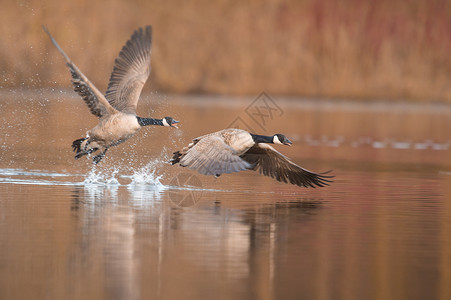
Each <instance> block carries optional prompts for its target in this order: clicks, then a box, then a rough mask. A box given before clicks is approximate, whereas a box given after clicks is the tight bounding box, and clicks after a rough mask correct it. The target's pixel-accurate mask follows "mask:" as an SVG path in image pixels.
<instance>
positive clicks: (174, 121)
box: [171, 120, 180, 128]
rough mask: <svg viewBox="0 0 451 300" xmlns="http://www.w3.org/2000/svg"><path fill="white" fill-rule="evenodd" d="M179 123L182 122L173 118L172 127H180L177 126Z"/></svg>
mask: <svg viewBox="0 0 451 300" xmlns="http://www.w3.org/2000/svg"><path fill="white" fill-rule="evenodd" d="M177 123H180V122H179V121H177V120H172V122H171V126H172V127H175V128H179V127H178V126H177Z"/></svg>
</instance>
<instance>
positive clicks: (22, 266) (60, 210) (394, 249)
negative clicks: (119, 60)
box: [0, 91, 451, 300]
mask: <svg viewBox="0 0 451 300" xmlns="http://www.w3.org/2000/svg"><path fill="white" fill-rule="evenodd" d="M0 97H1V99H0V120H1V124H0V128H1V131H0V299H152V298H161V299H213V298H215V299H249V298H251V299H409V300H410V299H451V135H450V133H449V132H450V131H449V128H451V106H450V105H444V104H408V103H402V102H399V103H394V104H391V105H389V104H388V103H385V102H376V103H355V102H350V101H328V100H321V101H320V100H317V101H314V100H302V99H282V98H281V99H278V98H277V97H272V98H270V97H269V96H268V95H265V94H263V95H260V97H258V98H256V99H252V98H227V97H207V96H202V97H195V96H189V97H188V96H185V97H182V96H171V95H168V96H162V95H159V94H153V95H146V96H145V97H144V99H143V100H142V102H141V103H140V105H139V108H138V112H139V115H142V116H148V115H151V116H155V117H157V116H158V117H164V116H172V117H174V118H176V119H177V120H180V121H181V125H180V129H178V130H177V129H173V128H162V127H158V128H156V127H153V128H150V127H149V128H145V129H143V130H141V131H140V133H139V134H138V135H137V136H135V137H134V138H133V139H131V140H129V141H128V142H126V143H125V144H122V145H120V146H118V147H115V148H111V149H110V150H109V152H108V154H107V156H106V158H105V159H104V160H102V162H101V163H100V164H99V165H97V166H93V165H92V164H91V163H90V160H89V159H80V160H77V161H75V160H74V159H73V152H72V151H71V143H72V141H73V140H75V139H77V138H80V137H83V136H84V133H85V131H86V130H87V129H89V128H91V127H93V126H94V125H95V124H96V121H97V120H96V118H95V117H94V116H92V115H90V114H89V112H88V109H87V108H86V107H85V104H84V103H83V102H82V100H81V99H79V98H78V97H77V96H76V95H74V94H73V93H72V92H69V91H68V92H67V93H66V92H62V93H45V92H39V91H34V92H31V91H17V92H15V93H5V92H4V93H3V94H1V95H0ZM229 126H234V127H240V128H249V129H250V130H252V131H254V132H255V133H259V134H267V135H271V134H273V133H284V134H285V135H286V136H287V137H288V138H290V140H292V141H293V146H292V147H284V146H279V147H277V149H278V150H279V151H280V152H282V153H284V154H285V155H287V156H288V157H290V158H291V159H292V160H293V161H294V162H296V163H298V164H300V165H301V166H303V167H305V168H307V169H309V170H312V171H317V172H321V171H327V170H333V171H332V173H333V174H334V175H335V178H334V182H333V183H332V184H331V185H330V186H328V187H324V188H316V189H306V188H299V187H297V186H292V185H287V184H284V183H279V182H277V181H275V180H272V179H271V178H266V177H263V176H260V175H258V174H257V173H255V172H252V171H247V172H241V173H237V174H228V175H222V176H220V177H219V178H218V179H215V178H212V177H207V176H203V175H199V174H197V173H195V172H192V171H190V170H186V169H184V168H181V167H179V166H171V165H169V164H167V163H166V162H167V161H168V160H169V159H170V157H171V153H172V152H173V151H175V150H178V149H180V148H181V147H182V146H184V145H186V144H187V143H188V142H189V141H190V140H191V139H192V138H194V137H197V136H200V135H203V134H205V133H208V132H213V131H216V130H220V129H223V128H226V127H229Z"/></svg>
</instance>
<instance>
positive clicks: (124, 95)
mask: <svg viewBox="0 0 451 300" xmlns="http://www.w3.org/2000/svg"><path fill="white" fill-rule="evenodd" d="M151 45H152V27H151V26H147V27H146V28H145V29H143V28H139V29H138V30H136V31H135V32H134V33H133V35H132V37H131V38H130V40H128V41H127V44H126V45H125V46H124V47H123V48H122V50H121V52H120V53H119V56H118V58H116V60H115V62H114V69H113V72H112V73H111V77H110V82H109V84H108V89H107V91H106V93H105V96H106V98H107V99H108V101H109V102H110V104H111V105H112V106H113V107H114V108H116V109H117V110H119V111H124V112H129V113H135V112H136V106H137V105H138V100H139V95H140V94H141V90H142V88H143V86H144V84H145V83H146V81H147V78H148V77H149V74H150V48H151Z"/></svg>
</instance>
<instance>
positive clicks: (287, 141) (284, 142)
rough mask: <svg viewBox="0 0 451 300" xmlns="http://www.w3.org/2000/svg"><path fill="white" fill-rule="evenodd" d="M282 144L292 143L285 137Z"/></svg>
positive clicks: (288, 144) (289, 144)
mask: <svg viewBox="0 0 451 300" xmlns="http://www.w3.org/2000/svg"><path fill="white" fill-rule="evenodd" d="M283 144H284V145H287V146H291V144H293V143H292V142H291V141H290V140H289V139H287V138H285V141H283Z"/></svg>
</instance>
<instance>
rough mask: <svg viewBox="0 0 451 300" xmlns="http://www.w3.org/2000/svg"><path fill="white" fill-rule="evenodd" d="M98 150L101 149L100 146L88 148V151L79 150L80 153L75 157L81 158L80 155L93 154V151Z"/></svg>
mask: <svg viewBox="0 0 451 300" xmlns="http://www.w3.org/2000/svg"><path fill="white" fill-rule="evenodd" d="M97 150H99V148H91V149H88V150H86V151H81V152H78V153H77V154H76V155H75V159H79V158H80V157H82V156H84V155H88V154H91V153H92V152H96V151H97Z"/></svg>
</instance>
